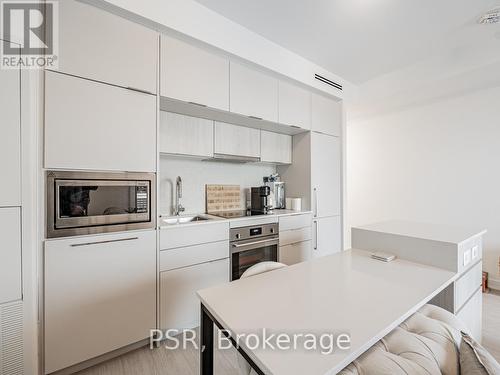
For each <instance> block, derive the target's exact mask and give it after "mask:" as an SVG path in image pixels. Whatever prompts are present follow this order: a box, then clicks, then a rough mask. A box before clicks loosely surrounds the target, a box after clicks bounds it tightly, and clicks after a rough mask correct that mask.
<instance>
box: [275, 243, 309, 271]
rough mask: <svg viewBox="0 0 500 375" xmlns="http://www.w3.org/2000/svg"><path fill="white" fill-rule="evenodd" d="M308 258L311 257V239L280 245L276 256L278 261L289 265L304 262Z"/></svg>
mask: <svg viewBox="0 0 500 375" xmlns="http://www.w3.org/2000/svg"><path fill="white" fill-rule="evenodd" d="M309 259H311V241H304V242H297V243H293V244H291V245H286V246H280V250H279V258H278V261H279V262H280V263H283V264H286V265H288V266H291V265H292V264H296V263H300V262H305V261H306V260H309Z"/></svg>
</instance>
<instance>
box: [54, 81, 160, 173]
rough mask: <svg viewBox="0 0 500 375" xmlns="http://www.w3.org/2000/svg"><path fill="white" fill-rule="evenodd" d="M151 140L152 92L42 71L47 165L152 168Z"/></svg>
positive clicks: (153, 126) (153, 125) (153, 140)
mask: <svg viewBox="0 0 500 375" xmlns="http://www.w3.org/2000/svg"><path fill="white" fill-rule="evenodd" d="M155 145H156V97H155V96H154V95H149V94H144V93H140V92H136V91H132V90H127V89H122V88H119V87H114V86H110V85H105V84H101V83H97V82H93V81H88V80H85V79H81V78H76V77H71V76H67V75H65V74H59V73H54V72H46V76H45V166H46V168H68V169H93V170H118V171H139V172H152V171H155V169H156V168H155V167H156V147H155Z"/></svg>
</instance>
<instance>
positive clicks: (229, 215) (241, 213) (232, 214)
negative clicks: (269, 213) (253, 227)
mask: <svg viewBox="0 0 500 375" xmlns="http://www.w3.org/2000/svg"><path fill="white" fill-rule="evenodd" d="M210 215H213V216H218V217H223V218H224V219H236V218H239V217H245V216H260V215H265V214H264V213H262V212H257V211H252V210H236V211H220V212H213V213H210Z"/></svg>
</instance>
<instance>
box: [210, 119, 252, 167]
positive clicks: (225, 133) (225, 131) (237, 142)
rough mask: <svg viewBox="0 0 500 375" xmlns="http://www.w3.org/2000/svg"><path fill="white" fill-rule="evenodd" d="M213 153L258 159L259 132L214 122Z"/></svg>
mask: <svg viewBox="0 0 500 375" xmlns="http://www.w3.org/2000/svg"><path fill="white" fill-rule="evenodd" d="M214 148H215V153H216V154H221V155H234V156H246V157H252V158H259V157H260V130H259V129H253V128H246V127H244V126H237V125H231V124H226V123H224V122H215V146H214Z"/></svg>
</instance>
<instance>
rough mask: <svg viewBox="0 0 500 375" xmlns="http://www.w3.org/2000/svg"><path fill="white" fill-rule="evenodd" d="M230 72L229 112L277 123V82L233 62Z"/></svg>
mask: <svg viewBox="0 0 500 375" xmlns="http://www.w3.org/2000/svg"><path fill="white" fill-rule="evenodd" d="M230 71H231V75H230V87H231V88H230V91H229V92H230V98H231V100H230V103H231V108H230V110H231V112H234V113H239V114H241V115H246V116H253V117H257V118H261V119H264V120H268V121H273V122H277V121H278V80H277V79H276V78H272V77H271V76H268V75H266V74H264V73H262V72H259V71H257V70H255V69H252V68H250V67H248V66H244V65H241V64H238V63H235V62H231V69H230Z"/></svg>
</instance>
